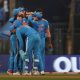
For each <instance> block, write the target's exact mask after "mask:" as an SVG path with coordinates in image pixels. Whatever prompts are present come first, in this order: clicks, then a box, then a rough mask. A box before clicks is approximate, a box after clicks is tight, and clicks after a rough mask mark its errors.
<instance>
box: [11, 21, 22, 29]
mask: <svg viewBox="0 0 80 80" xmlns="http://www.w3.org/2000/svg"><path fill="white" fill-rule="evenodd" d="M21 25H22V20H15V21H14V23H13V25H12V26H10V30H13V29H16V28H18V27H20V26H21Z"/></svg>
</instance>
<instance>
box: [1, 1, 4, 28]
mask: <svg viewBox="0 0 80 80" xmlns="http://www.w3.org/2000/svg"><path fill="white" fill-rule="evenodd" d="M4 18H5V17H4V8H3V4H2V2H1V3H0V28H1V27H2V26H3V24H4V20H5V19H4Z"/></svg>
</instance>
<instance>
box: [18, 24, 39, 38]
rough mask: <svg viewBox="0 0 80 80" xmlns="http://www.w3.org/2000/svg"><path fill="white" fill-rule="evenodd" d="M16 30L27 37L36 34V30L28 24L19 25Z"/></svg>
mask: <svg viewBox="0 0 80 80" xmlns="http://www.w3.org/2000/svg"><path fill="white" fill-rule="evenodd" d="M17 30H18V31H19V32H20V33H21V34H24V35H25V36H27V37H32V36H36V34H38V32H37V31H36V30H34V29H33V28H31V27H30V26H28V25H26V26H21V27H19V28H17Z"/></svg>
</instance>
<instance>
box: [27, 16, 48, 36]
mask: <svg viewBox="0 0 80 80" xmlns="http://www.w3.org/2000/svg"><path fill="white" fill-rule="evenodd" d="M28 20H29V22H31V23H32V27H33V28H34V29H35V30H36V31H38V32H39V34H40V37H41V38H44V37H46V36H45V33H46V32H45V30H46V29H48V28H49V23H48V21H47V20H45V19H41V20H39V21H35V20H33V19H32V16H29V17H28Z"/></svg>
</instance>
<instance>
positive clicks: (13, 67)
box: [7, 8, 22, 75]
mask: <svg viewBox="0 0 80 80" xmlns="http://www.w3.org/2000/svg"><path fill="white" fill-rule="evenodd" d="M21 10H22V9H20V8H19V9H14V10H13V15H14V18H10V19H9V21H10V22H11V23H12V26H11V27H10V28H11V29H10V31H11V36H10V44H11V51H10V58H9V68H8V71H7V73H8V74H13V73H14V72H18V67H17V65H19V67H21V64H22V63H21V60H20V59H18V61H19V64H18V63H17V58H18V57H17V56H18V55H17V45H16V43H17V39H16V35H15V29H16V27H19V26H20V25H21V24H22V23H21V18H22V17H20V14H22V13H21ZM13 26H15V28H14V27H13ZM12 28H13V29H12ZM14 75H15V73H14Z"/></svg>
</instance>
